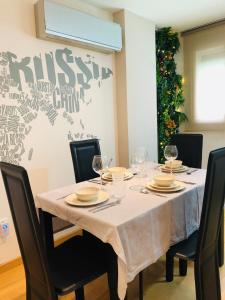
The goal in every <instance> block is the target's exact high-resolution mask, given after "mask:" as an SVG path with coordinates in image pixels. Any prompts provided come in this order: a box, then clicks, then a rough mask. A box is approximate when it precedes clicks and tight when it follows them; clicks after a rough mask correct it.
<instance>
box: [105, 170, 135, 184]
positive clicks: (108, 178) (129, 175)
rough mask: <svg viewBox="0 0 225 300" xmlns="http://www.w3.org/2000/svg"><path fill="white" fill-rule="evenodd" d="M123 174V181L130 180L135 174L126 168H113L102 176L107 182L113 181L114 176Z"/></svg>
mask: <svg viewBox="0 0 225 300" xmlns="http://www.w3.org/2000/svg"><path fill="white" fill-rule="evenodd" d="M119 173H122V174H123V179H124V180H128V179H131V178H132V177H133V176H134V174H133V173H132V172H131V171H129V170H128V169H126V168H123V167H112V168H108V169H107V170H106V172H105V173H103V174H102V179H103V180H106V181H113V176H116V175H117V174H119Z"/></svg>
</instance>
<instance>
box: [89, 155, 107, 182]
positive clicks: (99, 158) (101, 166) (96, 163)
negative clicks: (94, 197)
mask: <svg viewBox="0 0 225 300" xmlns="http://www.w3.org/2000/svg"><path fill="white" fill-rule="evenodd" d="M111 161H112V159H108V157H107V156H106V155H94V157H93V161H92V169H93V170H94V171H95V173H97V174H99V176H100V178H101V185H103V184H102V175H103V173H104V172H105V171H106V170H107V169H108V168H109V164H110V163H111Z"/></svg>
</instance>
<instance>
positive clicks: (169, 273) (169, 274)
mask: <svg viewBox="0 0 225 300" xmlns="http://www.w3.org/2000/svg"><path fill="white" fill-rule="evenodd" d="M173 261H174V257H173V256H170V255H168V254H166V281H167V282H171V281H173Z"/></svg>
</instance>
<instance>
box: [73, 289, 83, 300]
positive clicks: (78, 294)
mask: <svg viewBox="0 0 225 300" xmlns="http://www.w3.org/2000/svg"><path fill="white" fill-rule="evenodd" d="M75 295H76V300H84V287H81V288H79V289H77V290H75Z"/></svg>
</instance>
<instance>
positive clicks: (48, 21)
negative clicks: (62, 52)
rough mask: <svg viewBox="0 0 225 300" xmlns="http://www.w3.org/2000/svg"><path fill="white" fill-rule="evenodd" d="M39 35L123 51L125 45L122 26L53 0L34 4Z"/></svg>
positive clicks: (77, 44) (87, 45)
mask: <svg viewBox="0 0 225 300" xmlns="http://www.w3.org/2000/svg"><path fill="white" fill-rule="evenodd" d="M35 19H36V32H37V37H39V38H42V39H48V40H49V39H51V40H52V39H54V40H55V41H57V40H63V41H65V42H69V43H70V44H71V43H72V44H74V45H76V46H82V47H87V48H90V47H91V48H94V49H98V50H100V51H103V52H108V51H110V52H112V51H120V50H121V48H122V34H121V27H120V25H119V24H117V23H113V22H109V21H105V20H102V19H99V18H97V17H94V16H91V15H88V14H85V13H83V12H80V11H76V10H75V9H72V8H69V7H66V6H63V5H60V4H57V3H55V2H53V1H50V0H39V1H38V2H37V3H36V4H35Z"/></svg>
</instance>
